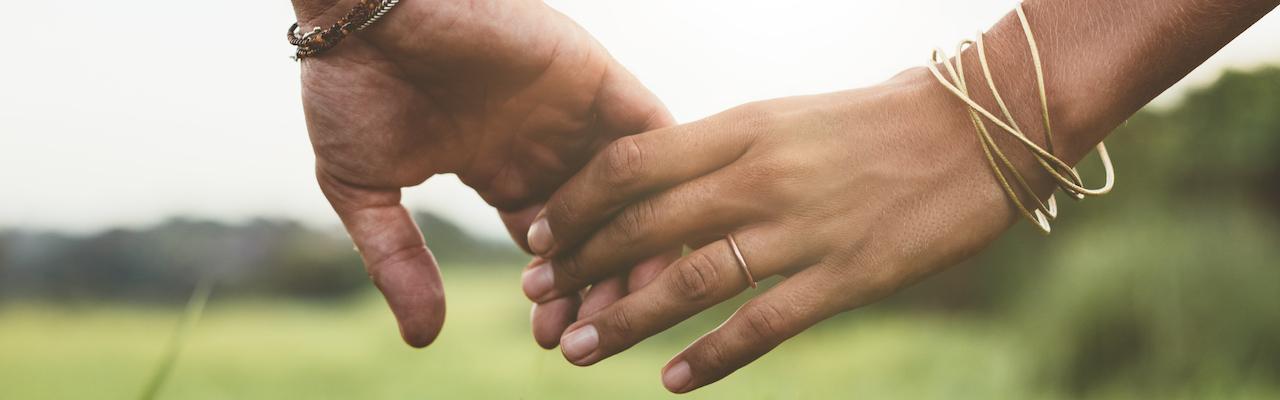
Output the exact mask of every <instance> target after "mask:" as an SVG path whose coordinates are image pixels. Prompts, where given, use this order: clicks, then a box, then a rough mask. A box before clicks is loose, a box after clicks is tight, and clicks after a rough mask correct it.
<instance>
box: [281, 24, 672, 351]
mask: <svg viewBox="0 0 1280 400" xmlns="http://www.w3.org/2000/svg"><path fill="white" fill-rule="evenodd" d="M354 4H355V1H354V0H294V7H295V10H296V11H297V13H298V20H299V22H300V25H301V27H302V29H303V30H304V31H306V30H309V29H311V28H312V27H315V26H326V27H327V26H328V24H332V23H333V22H334V21H336V20H337V19H338V18H339V17H341V16H342V15H343V14H345V13H346V12H347V11H348V10H350V9H351V7H352V6H354ZM302 99H303V106H304V108H305V112H306V118H307V127H308V129H309V131H310V135H311V141H312V145H313V146H314V147H315V152H316V175H317V178H318V180H319V183H320V187H321V189H322V190H323V191H324V193H325V195H326V197H328V199H329V202H330V203H331V204H332V205H333V208H334V210H336V211H337V213H338V215H339V216H340V217H341V218H342V221H343V224H344V225H345V226H346V228H347V231H348V232H349V233H350V234H351V237H352V239H353V240H354V241H355V243H356V246H357V247H358V249H359V250H360V253H361V255H362V257H363V258H364V262H365V265H366V266H367V268H368V272H369V275H370V277H372V279H373V281H374V283H375V284H376V285H377V286H378V288H379V289H380V290H381V291H382V292H383V294H384V295H385V296H386V298H387V302H388V303H389V304H390V306H391V309H392V311H393V313H394V314H395V316H396V319H397V320H398V321H399V324H400V332H401V335H402V336H403V337H404V340H405V341H406V342H408V343H409V344H410V345H412V346H415V347H422V346H426V345H427V344H430V343H431V342H432V341H433V340H434V339H435V337H436V336H437V335H438V334H439V331H440V328H441V325H442V324H443V322H444V292H443V286H442V284H441V281H440V274H439V270H438V268H437V265H436V262H435V259H434V258H433V257H432V255H431V252H430V251H429V250H428V249H427V247H426V246H425V244H424V240H423V238H422V235H421V234H420V233H419V230H418V228H417V226H416V225H415V224H414V222H413V220H412V219H411V218H410V216H409V213H408V212H407V211H406V210H405V209H404V207H402V206H401V205H400V189H401V188H404V187H409V186H415V185H418V184H421V183H423V182H424V181H425V180H427V179H428V178H430V177H431V176H433V175H436V174H441V173H456V174H457V175H458V176H459V177H460V178H461V179H462V181H463V182H465V183H466V184H467V185H469V186H471V187H473V188H475V189H476V191H477V192H479V194H480V195H481V197H483V198H484V200H485V201H486V202H488V203H489V204H491V205H493V206H494V207H496V208H497V209H498V210H499V212H500V214H501V215H502V219H503V221H504V222H505V223H506V225H507V228H508V230H509V231H510V232H511V234H512V237H513V238H514V239H515V240H516V241H517V242H518V243H520V244H521V246H522V247H524V248H525V249H526V250H527V249H528V244H527V242H526V240H525V237H526V232H527V231H528V228H529V224H530V222H531V221H532V220H533V219H534V217H535V216H536V213H537V212H538V211H539V210H541V209H542V207H543V204H542V203H543V201H544V200H545V199H546V197H547V196H548V195H549V193H550V192H551V191H553V190H555V189H556V188H557V187H558V186H559V185H560V184H561V183H562V182H564V181H565V180H566V179H567V178H568V177H569V176H570V175H571V174H572V173H574V172H575V171H577V170H578V169H579V168H580V167H581V166H582V164H584V163H585V161H586V160H588V159H589V158H590V156H591V155H592V154H593V153H595V152H596V151H597V149H599V148H601V147H602V146H603V145H605V144H607V143H609V142H611V141H613V140H614V139H616V138H618V137H621V136H624V135H628V134H632V133H638V132H643V131H646V130H650V129H653V128H659V127H663V126H665V125H669V124H670V123H671V118H670V116H669V114H668V113H667V110H666V109H665V108H664V107H663V105H662V104H661V103H660V102H659V101H658V100H657V99H656V98H655V97H654V96H653V95H652V94H651V93H650V92H649V91H648V90H646V89H645V88H644V87H643V86H642V85H641V84H640V83H639V82H638V81H637V80H636V79H635V78H634V77H633V76H631V74H630V73H628V72H627V71H626V70H625V69H624V68H622V67H621V66H620V65H619V64H618V63H617V62H616V61H614V60H613V58H612V57H611V56H610V55H609V54H608V53H607V52H606V51H605V50H604V48H603V47H601V46H600V45H599V43H597V42H596V41H595V40H594V39H593V38H592V37H591V36H590V35H589V34H587V33H586V32H585V31H583V30H582V29H581V28H580V27H579V26H577V25H576V24H575V23H573V22H572V21H571V20H569V19H568V18H567V17H565V16H563V15H561V14H559V13H558V12H556V11H554V10H552V9H550V8H549V7H547V6H546V5H544V4H543V3H542V2H540V1H534V0H471V1H433V0H406V1H403V2H402V3H401V4H400V5H399V6H397V7H396V8H395V9H394V10H392V11H391V13H390V14H388V15H387V17H386V18H384V19H382V20H381V21H379V22H378V23H377V24H375V25H374V26H373V27H371V28H370V29H369V30H367V31H364V32H360V33H358V34H354V35H352V36H351V37H349V38H347V39H346V40H345V41H344V42H342V43H341V44H339V45H338V46H337V47H336V48H334V49H333V50H331V51H329V52H328V53H324V54H321V55H319V56H316V57H313V58H308V59H306V60H304V61H303V62H302ZM660 264H661V263H660ZM620 296H621V293H618V294H614V295H611V296H610V297H612V298H616V297H620ZM606 300H608V301H607V302H612V300H611V299H606ZM576 306H577V302H576V301H575V300H570V299H565V300H559V301H553V302H550V303H546V304H544V307H550V308H547V309H544V310H541V311H540V312H538V313H535V314H536V315H538V316H539V318H537V319H540V320H542V321H543V325H547V326H542V327H539V326H538V325H539V322H538V321H536V320H535V331H539V330H541V331H543V332H547V333H545V334H543V335H541V336H542V337H540V340H539V341H540V342H541V343H542V344H543V345H544V346H547V347H552V346H554V345H555V343H554V342H555V340H556V339H557V338H558V336H559V332H560V331H561V330H563V328H564V325H567V324H568V323H569V322H571V321H570V320H571V319H572V318H571V317H569V316H570V315H571V314H572V313H573V312H574V310H573V308H574V307H576Z"/></svg>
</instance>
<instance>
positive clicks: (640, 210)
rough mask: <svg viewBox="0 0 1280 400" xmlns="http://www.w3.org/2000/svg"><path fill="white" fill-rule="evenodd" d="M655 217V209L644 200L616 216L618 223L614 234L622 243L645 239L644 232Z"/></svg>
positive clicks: (650, 203)
mask: <svg viewBox="0 0 1280 400" xmlns="http://www.w3.org/2000/svg"><path fill="white" fill-rule="evenodd" d="M654 217H655V209H654V207H653V203H652V202H650V201H649V200H644V201H641V202H639V203H636V204H635V205H633V206H631V207H627V209H626V210H623V211H622V213H621V214H618V223H617V225H616V228H615V233H616V234H617V235H618V238H619V239H621V240H622V241H624V242H634V241H637V240H640V239H643V238H644V237H645V234H644V232H645V230H646V228H647V227H649V226H650V223H652V222H653V219H654Z"/></svg>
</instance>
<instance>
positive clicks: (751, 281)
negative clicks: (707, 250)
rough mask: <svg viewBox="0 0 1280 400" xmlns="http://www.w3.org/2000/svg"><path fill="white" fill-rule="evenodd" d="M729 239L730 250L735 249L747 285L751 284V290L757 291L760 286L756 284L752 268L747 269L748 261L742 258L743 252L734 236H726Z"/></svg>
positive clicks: (735, 255)
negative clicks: (745, 276)
mask: <svg viewBox="0 0 1280 400" xmlns="http://www.w3.org/2000/svg"><path fill="white" fill-rule="evenodd" d="M725 238H726V239H729V248H731V249H733V256H734V257H737V258H738V266H740V267H742V273H743V274H746V275H747V283H749V284H751V288H752V289H755V288H757V287H759V286H760V285H759V284H758V283H756V278H755V277H753V276H751V268H747V259H746V258H743V257H742V250H741V249H739V248H738V241H737V240H733V234H732V233H730V234H728V235H725Z"/></svg>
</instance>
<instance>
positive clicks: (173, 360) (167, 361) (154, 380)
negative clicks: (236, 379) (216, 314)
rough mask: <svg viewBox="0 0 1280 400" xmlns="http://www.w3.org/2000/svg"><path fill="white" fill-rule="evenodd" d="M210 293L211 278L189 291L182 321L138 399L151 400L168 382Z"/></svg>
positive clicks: (211, 287)
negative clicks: (189, 295) (189, 294)
mask: <svg viewBox="0 0 1280 400" xmlns="http://www.w3.org/2000/svg"><path fill="white" fill-rule="evenodd" d="M212 292H213V279H212V278H209V277H208V276H206V277H204V278H201V279H200V282H199V283H196V287H195V289H194V290H192V291H191V297H190V298H189V299H187V310H186V312H184V313H183V314H182V319H181V320H179V321H178V326H177V328H175V329H174V330H173V335H172V336H170V338H169V345H168V347H167V348H166V349H165V351H164V356H163V357H162V358H161V359H160V363H159V364H158V365H157V366H156V372H155V374H153V375H151V379H150V380H149V381H147V385H146V386H145V387H144V388H143V390H142V394H141V395H140V396H138V398H139V399H142V400H152V399H155V398H156V396H157V395H159V394H160V389H162V388H163V387H164V384H165V382H166V381H168V380H169V376H170V375H172V374H173V369H174V367H175V366H176V365H177V363H178V355H179V353H181V352H182V347H183V345H184V344H185V343H186V340H187V335H188V332H190V330H191V328H192V327H193V326H195V324H196V322H197V321H199V320H200V315H201V314H203V313H204V306H205V304H207V303H208V302H209V294H210V293H212Z"/></svg>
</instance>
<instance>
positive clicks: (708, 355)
mask: <svg viewBox="0 0 1280 400" xmlns="http://www.w3.org/2000/svg"><path fill="white" fill-rule="evenodd" d="M717 337H718V336H708V337H707V340H706V341H703V342H702V351H699V352H698V364H699V366H700V367H702V368H705V369H706V370H708V371H721V370H724V369H726V368H728V367H729V364H730V362H731V360H730V359H729V350H728V349H726V348H725V345H724V344H723V343H722V342H720V340H718V339H717Z"/></svg>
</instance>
